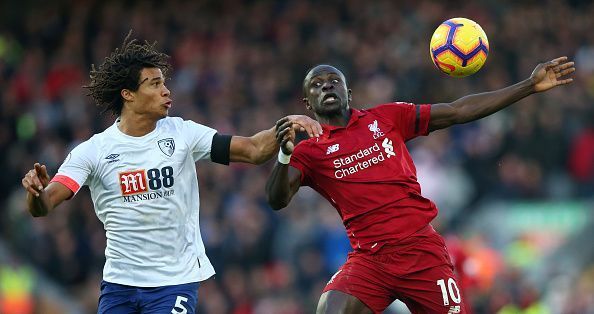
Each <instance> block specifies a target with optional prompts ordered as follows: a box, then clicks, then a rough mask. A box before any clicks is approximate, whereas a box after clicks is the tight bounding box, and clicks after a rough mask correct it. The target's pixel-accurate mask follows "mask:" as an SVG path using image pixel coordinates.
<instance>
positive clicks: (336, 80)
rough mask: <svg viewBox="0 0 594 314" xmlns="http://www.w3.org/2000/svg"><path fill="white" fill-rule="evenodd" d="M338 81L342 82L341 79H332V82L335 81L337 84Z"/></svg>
mask: <svg viewBox="0 0 594 314" xmlns="http://www.w3.org/2000/svg"><path fill="white" fill-rule="evenodd" d="M338 82H340V80H339V79H332V83H333V84H337V83H338Z"/></svg>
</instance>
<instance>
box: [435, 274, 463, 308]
mask: <svg viewBox="0 0 594 314" xmlns="http://www.w3.org/2000/svg"><path fill="white" fill-rule="evenodd" d="M437 285H438V286H439V287H440V288H441V296H442V297H443V305H450V298H451V299H452V302H454V303H460V301H461V300H460V290H458V286H457V285H456V282H455V281H454V279H452V278H448V284H447V287H446V283H445V280H444V279H439V280H438V281H437ZM448 292H449V297H448Z"/></svg>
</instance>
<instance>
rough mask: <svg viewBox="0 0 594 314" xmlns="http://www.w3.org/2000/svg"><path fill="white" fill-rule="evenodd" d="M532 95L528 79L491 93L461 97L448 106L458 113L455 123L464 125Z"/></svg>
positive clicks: (532, 87)
mask: <svg viewBox="0 0 594 314" xmlns="http://www.w3.org/2000/svg"><path fill="white" fill-rule="evenodd" d="M532 93H534V85H533V83H532V82H531V80H530V79H527V80H524V81H522V82H519V83H517V84H514V85H511V86H508V87H506V88H502V89H499V90H496V91H492V92H486V93H481V94H474V95H468V96H465V97H462V98H460V99H458V100H456V101H454V102H452V103H451V104H450V106H452V107H453V108H455V109H456V111H458V114H457V121H455V123H458V124H459V123H466V122H470V121H474V120H478V119H480V118H484V117H486V116H488V115H491V114H493V113H495V112H497V111H499V110H501V109H503V108H505V107H507V106H509V105H511V104H513V103H515V102H516V101H518V100H520V99H522V98H524V97H526V96H528V95H530V94H532Z"/></svg>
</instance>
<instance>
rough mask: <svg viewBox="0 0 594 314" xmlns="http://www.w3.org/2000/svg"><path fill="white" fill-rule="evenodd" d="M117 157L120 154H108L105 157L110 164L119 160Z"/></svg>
mask: <svg viewBox="0 0 594 314" xmlns="http://www.w3.org/2000/svg"><path fill="white" fill-rule="evenodd" d="M118 157H120V154H109V155H107V157H105V159H107V160H109V161H108V162H107V163H108V164H110V163H112V162H116V161H120V160H119V159H118Z"/></svg>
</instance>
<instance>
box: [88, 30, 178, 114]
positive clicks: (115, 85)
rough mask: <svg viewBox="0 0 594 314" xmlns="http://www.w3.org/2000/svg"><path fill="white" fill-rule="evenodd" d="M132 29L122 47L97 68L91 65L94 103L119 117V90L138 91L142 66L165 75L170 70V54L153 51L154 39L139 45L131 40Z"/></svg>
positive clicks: (91, 87) (121, 103)
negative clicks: (157, 69) (158, 70)
mask: <svg viewBox="0 0 594 314" xmlns="http://www.w3.org/2000/svg"><path fill="white" fill-rule="evenodd" d="M131 35H132V31H130V32H129V33H128V35H127V36H126V38H125V39H124V43H123V44H122V47H121V48H116V49H115V50H114V51H113V52H112V53H111V55H110V56H109V57H106V58H105V61H103V63H102V64H101V65H99V67H98V68H95V65H94V64H93V65H91V72H90V74H89V77H90V79H91V82H90V83H89V85H85V86H83V87H84V88H86V89H88V91H89V94H88V96H91V97H92V98H93V100H94V101H95V103H96V104H97V106H98V107H99V108H102V110H101V113H104V112H106V111H110V112H111V113H112V114H114V115H116V116H119V115H120V114H121V112H122V107H123V106H124V99H123V98H122V96H121V91H122V89H129V90H131V91H136V90H138V87H139V86H140V84H139V80H140V72H141V71H142V69H144V68H159V69H161V71H162V72H163V76H166V74H167V72H168V71H170V70H171V64H169V56H168V55H167V54H165V53H162V52H158V51H156V50H155V45H156V43H157V42H153V43H149V42H147V41H145V42H144V44H138V43H137V42H136V39H130V36H131Z"/></svg>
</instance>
